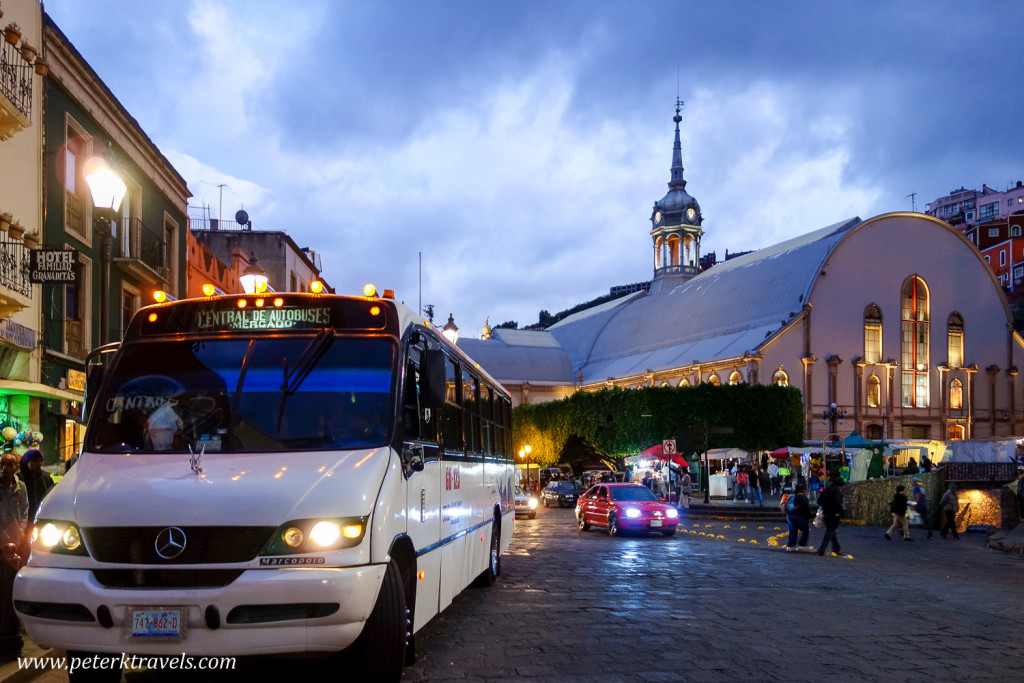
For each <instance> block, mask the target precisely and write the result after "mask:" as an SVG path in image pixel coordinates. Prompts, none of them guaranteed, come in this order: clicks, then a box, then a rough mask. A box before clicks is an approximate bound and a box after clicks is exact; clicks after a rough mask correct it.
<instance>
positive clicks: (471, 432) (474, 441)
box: [462, 370, 480, 453]
mask: <svg viewBox="0 0 1024 683" xmlns="http://www.w3.org/2000/svg"><path fill="white" fill-rule="evenodd" d="M462 377H463V382H462V425H463V427H464V428H465V431H466V450H467V451H470V452H471V453H477V452H479V451H480V418H479V417H478V416H477V407H476V393H477V386H478V385H477V381H478V380H477V378H476V377H475V376H473V375H471V374H470V373H469V372H467V371H466V370H463V373H462Z"/></svg>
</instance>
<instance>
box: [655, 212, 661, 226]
mask: <svg viewBox="0 0 1024 683" xmlns="http://www.w3.org/2000/svg"><path fill="white" fill-rule="evenodd" d="M660 222H661V211H655V212H654V223H655V224H658V223H660Z"/></svg>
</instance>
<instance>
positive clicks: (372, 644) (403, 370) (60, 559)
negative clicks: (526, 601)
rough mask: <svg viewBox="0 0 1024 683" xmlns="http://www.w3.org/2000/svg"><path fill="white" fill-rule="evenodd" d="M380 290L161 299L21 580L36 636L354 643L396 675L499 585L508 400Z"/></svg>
mask: <svg viewBox="0 0 1024 683" xmlns="http://www.w3.org/2000/svg"><path fill="white" fill-rule="evenodd" d="M365 293H366V295H365V296H340V295H334V294H313V293H274V292H269V293H261V294H245V295H217V296H210V297H205V298H196V299H189V300H182V301H167V302H166V303H162V304H157V305H151V306H147V307H145V308H142V309H141V310H139V311H138V312H137V313H136V314H135V315H134V317H133V318H132V319H131V323H130V324H129V326H128V328H127V330H126V332H125V335H124V338H123V339H122V340H121V342H119V343H117V344H114V345H108V346H107V347H101V348H99V349H96V350H95V351H93V353H92V354H91V355H90V357H89V359H88V362H87V369H88V378H87V387H86V392H87V393H86V410H87V412H88V418H87V419H88V422H87V425H88V426H87V430H86V436H85V441H84V444H83V450H82V454H81V456H80V458H79V460H78V462H77V464H76V465H75V466H74V467H73V468H71V469H70V470H69V472H68V474H67V475H66V476H65V477H64V478H63V480H62V481H61V482H60V483H59V484H57V485H56V486H55V487H54V488H53V489H52V490H51V491H50V493H49V494H48V495H47V496H46V498H45V500H44V501H43V502H42V504H41V505H40V507H39V511H38V513H37V516H36V520H35V525H34V527H33V531H32V552H31V555H30V557H29V559H28V562H27V564H26V566H24V567H23V568H22V569H21V570H20V572H19V573H18V576H17V578H16V581H15V586H14V600H15V608H16V610H17V611H18V613H19V615H20V616H21V619H22V620H23V622H24V624H25V627H26V629H27V631H28V634H29V636H30V637H31V638H32V640H33V641H34V642H36V643H38V644H39V645H42V646H47V647H55V648H61V649H65V650H67V651H69V655H70V656H71V657H74V656H86V657H92V656H93V655H95V654H101V655H102V654H107V655H109V654H147V655H153V656H159V655H180V654H182V653H186V654H188V655H195V656H232V655H234V656H244V655H265V654H279V655H288V654H293V653H335V652H340V651H346V654H345V655H344V656H343V657H341V660H342V661H344V662H348V663H349V664H348V665H350V666H352V667H353V671H356V670H357V669H358V670H359V671H362V672H364V673H365V674H366V675H372V676H373V677H374V678H381V679H388V680H397V679H398V678H399V677H400V675H401V672H402V667H403V665H404V664H408V663H411V661H412V658H413V657H414V653H415V634H416V632H417V631H419V630H420V629H421V628H422V627H423V626H424V624H426V623H427V622H428V621H429V620H430V619H431V618H432V617H433V616H434V615H436V614H438V613H439V612H440V611H441V610H443V609H444V608H445V607H446V606H448V605H449V604H450V603H451V601H452V599H453V598H454V597H455V596H456V595H458V594H459V593H460V592H461V591H462V590H463V589H464V588H466V587H467V586H468V585H469V584H471V583H476V584H478V585H482V586H487V585H490V584H492V583H493V582H494V581H495V579H496V578H497V576H498V575H499V574H500V571H501V554H502V553H503V552H504V551H505V550H506V549H507V547H508V545H509V542H510V540H511V536H512V532H513V525H514V519H515V511H514V501H513V498H514V483H513V475H514V461H513V459H512V434H511V429H512V417H511V415H512V411H511V400H510V396H509V393H508V392H507V391H506V390H505V389H504V388H503V387H502V386H501V385H500V384H499V383H498V382H496V381H495V380H494V379H492V378H491V377H490V376H489V375H488V374H487V372H485V371H484V370H483V369H481V368H480V366H479V365H478V364H476V363H474V362H473V361H472V360H471V359H470V358H469V357H467V356H466V355H465V354H464V353H463V352H462V351H461V350H459V349H458V348H457V347H456V346H454V345H453V344H451V343H449V342H448V341H447V340H446V339H445V338H444V337H443V336H442V335H441V334H440V333H439V331H438V330H437V329H435V327H433V326H432V325H430V324H429V322H428V321H425V320H423V319H422V318H421V317H418V316H416V315H415V314H414V312H413V311H411V310H410V309H408V308H406V307H405V306H404V305H401V304H399V303H397V302H396V301H395V300H394V294H393V293H392V292H391V291H390V290H385V292H384V293H383V295H378V294H377V292H376V290H374V289H373V288H372V287H370V286H368V287H367V289H366V290H365ZM69 661H70V660H69ZM86 674H88V676H89V678H90V679H95V677H96V676H97V672H96V671H80V672H79V678H85V677H86ZM120 676H121V670H120V668H117V670H116V671H111V672H109V679H110V680H119V679H120ZM71 677H72V678H75V677H76V676H75V673H74V672H72V673H71Z"/></svg>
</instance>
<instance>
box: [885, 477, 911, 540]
mask: <svg viewBox="0 0 1024 683" xmlns="http://www.w3.org/2000/svg"><path fill="white" fill-rule="evenodd" d="M906 490H907V487H906V486H904V485H903V484H900V485H899V486H897V487H896V495H894V496H893V497H892V500H891V501H889V512H891V513H892V526H890V527H889V529H888V530H887V531H886V532H885V540H887V541H891V540H892V536H890V534H891V533H892V532H894V531H896V527H899V526H902V527H903V540H904V541H912V540H914V539H912V538H911V537H910V522H909V521H908V520H907V494H906V493H905V492H906Z"/></svg>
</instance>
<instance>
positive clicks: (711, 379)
mask: <svg viewBox="0 0 1024 683" xmlns="http://www.w3.org/2000/svg"><path fill="white" fill-rule="evenodd" d="M721 383H722V380H720V379H718V375H715V374H712V375H711V376H710V377H708V384H714V385H718V384H721Z"/></svg>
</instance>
